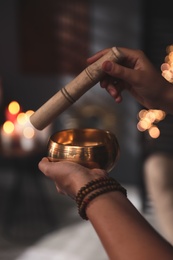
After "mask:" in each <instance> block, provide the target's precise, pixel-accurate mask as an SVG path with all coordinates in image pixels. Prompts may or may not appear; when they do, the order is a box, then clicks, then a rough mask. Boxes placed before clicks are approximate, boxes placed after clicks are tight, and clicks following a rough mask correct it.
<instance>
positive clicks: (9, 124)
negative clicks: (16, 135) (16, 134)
mask: <svg viewBox="0 0 173 260" xmlns="http://www.w3.org/2000/svg"><path fill="white" fill-rule="evenodd" d="M2 128H3V130H4V132H5V133H6V134H12V133H13V131H14V124H13V123H12V122H11V121H6V122H5V123H4V124H3V126H2Z"/></svg>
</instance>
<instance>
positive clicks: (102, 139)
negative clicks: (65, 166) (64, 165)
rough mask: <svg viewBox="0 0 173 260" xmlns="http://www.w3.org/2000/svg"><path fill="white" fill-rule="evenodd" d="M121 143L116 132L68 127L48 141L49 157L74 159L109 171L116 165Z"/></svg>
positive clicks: (53, 159) (51, 159)
mask: <svg viewBox="0 0 173 260" xmlns="http://www.w3.org/2000/svg"><path fill="white" fill-rule="evenodd" d="M118 156H119V144H118V141H117V138H116V137H115V135H114V134H112V133H110V132H109V131H104V130H100V129H91V128H87V129H68V130H63V131H60V132H56V133H55V134H53V135H52V136H51V137H50V139H49V142H48V159H49V160H50V161H52V162H55V161H72V162H76V163H79V164H81V165H83V166H85V167H88V168H100V169H104V170H106V171H107V172H109V171H111V170H112V169H113V167H114V166H115V163H116V161H117V158H118Z"/></svg>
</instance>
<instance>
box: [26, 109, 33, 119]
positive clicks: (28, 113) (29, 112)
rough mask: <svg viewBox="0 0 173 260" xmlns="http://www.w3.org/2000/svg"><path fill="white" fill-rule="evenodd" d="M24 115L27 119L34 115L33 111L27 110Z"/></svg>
mask: <svg viewBox="0 0 173 260" xmlns="http://www.w3.org/2000/svg"><path fill="white" fill-rule="evenodd" d="M25 114H26V115H27V117H28V118H29V117H30V116H31V115H32V114H34V111H33V110H28V111H26V113H25Z"/></svg>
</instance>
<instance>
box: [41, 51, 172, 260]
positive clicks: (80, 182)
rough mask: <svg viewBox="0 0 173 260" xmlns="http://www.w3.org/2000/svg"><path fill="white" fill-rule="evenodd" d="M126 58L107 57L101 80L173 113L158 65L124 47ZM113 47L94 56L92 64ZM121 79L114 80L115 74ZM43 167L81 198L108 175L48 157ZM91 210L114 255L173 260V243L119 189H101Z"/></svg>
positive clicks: (116, 92)
mask: <svg viewBox="0 0 173 260" xmlns="http://www.w3.org/2000/svg"><path fill="white" fill-rule="evenodd" d="M118 49H119V51H120V52H121V53H122V54H123V56H124V58H123V60H122V61H121V64H116V63H113V62H110V61H105V62H104V63H103V64H102V69H103V71H104V72H105V73H106V76H105V77H104V79H103V80H102V81H101V82H100V84H101V86H102V87H103V88H105V89H106V90H107V91H108V92H109V93H110V95H111V96H112V97H113V98H114V99H115V102H117V103H120V102H121V101H122V99H123V97H122V91H124V90H126V91H129V93H131V95H132V96H133V97H134V98H135V99H136V100H137V101H138V102H139V103H140V104H142V105H143V106H145V107H146V108H155V109H163V110H165V111H166V112H167V113H173V102H172V100H173V88H172V84H170V83H169V82H167V81H166V80H165V79H164V78H163V77H162V76H161V75H160V73H159V72H158V71H157V70H156V69H155V68H154V67H153V65H152V64H151V63H150V61H149V60H148V59H147V57H146V56H145V55H144V53H143V52H141V51H138V50H129V49H125V48H118ZM108 50H109V49H106V50H102V51H101V52H99V53H97V54H95V55H94V56H92V57H91V58H89V59H88V63H89V64H91V63H93V62H94V61H96V60H97V59H99V58H100V57H101V56H102V55H104V54H105V53H106V52H107V51H108ZM117 79H118V80H120V81H119V83H118V84H116V85H115V84H113V82H115V80H117ZM38 166H39V169H40V170H41V171H42V172H43V174H45V175H46V176H47V177H49V178H51V179H52V180H53V181H54V182H55V185H56V187H57V191H58V192H59V193H61V194H64V195H68V196H70V197H71V198H72V199H75V197H76V195H77V192H78V191H79V189H80V188H81V187H83V186H84V185H85V184H86V183H88V182H89V181H91V180H93V179H96V178H100V177H102V176H107V173H106V172H105V171H104V170H101V169H88V168H85V167H83V166H81V165H78V164H76V163H72V162H67V161H66V162H49V161H48V159H47V158H43V159H42V160H41V161H40V162H39V165H38ZM86 214H87V216H88V219H89V221H90V222H91V223H92V225H93V227H94V229H95V231H96V232H97V234H98V236H99V238H100V240H101V241H102V244H103V246H104V248H105V250H106V252H107V254H108V257H109V259H111V260H126V259H128V260H129V259H133V260H139V259H140V260H146V259H147V260H153V259H157V260H163V259H165V260H172V259H173V248H172V246H171V245H170V244H169V243H168V242H166V241H165V240H164V239H163V238H162V237H161V236H160V235H159V234H158V233H157V232H156V231H155V230H154V229H153V228H152V227H151V226H150V225H149V223H148V222H147V221H146V220H145V219H144V218H143V217H142V216H141V214H140V213H139V212H138V211H137V210H136V208H135V207H134V206H133V205H132V204H131V202H130V201H129V200H128V199H127V198H126V197H125V196H124V195H123V194H122V193H121V192H119V191H116V192H109V193H106V194H102V195H99V196H98V197H96V198H95V199H94V200H92V201H91V202H90V203H89V205H88V206H87V208H86Z"/></svg>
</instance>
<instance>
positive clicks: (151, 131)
mask: <svg viewBox="0 0 173 260" xmlns="http://www.w3.org/2000/svg"><path fill="white" fill-rule="evenodd" d="M148 133H149V135H150V136H151V137H152V138H155V139H156V138H158V137H159V136H160V130H159V128H158V127H157V126H152V127H151V128H150V129H149V130H148Z"/></svg>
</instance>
